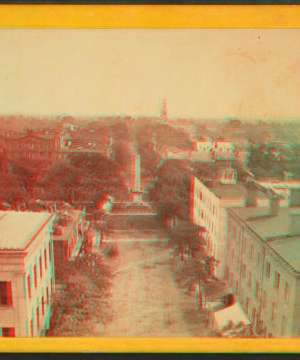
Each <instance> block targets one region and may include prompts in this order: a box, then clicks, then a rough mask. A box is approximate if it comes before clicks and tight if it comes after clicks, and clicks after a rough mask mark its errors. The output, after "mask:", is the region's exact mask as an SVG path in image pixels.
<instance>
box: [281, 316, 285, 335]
mask: <svg viewBox="0 0 300 360" xmlns="http://www.w3.org/2000/svg"><path fill="white" fill-rule="evenodd" d="M284 332H285V316H284V315H282V327H281V335H283V334H284Z"/></svg>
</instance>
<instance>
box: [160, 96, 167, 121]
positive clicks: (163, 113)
mask: <svg viewBox="0 0 300 360" xmlns="http://www.w3.org/2000/svg"><path fill="white" fill-rule="evenodd" d="M161 118H162V119H166V118H167V100H166V99H163V102H162V107H161Z"/></svg>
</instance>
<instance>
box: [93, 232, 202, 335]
mask: <svg viewBox="0 0 300 360" xmlns="http://www.w3.org/2000/svg"><path fill="white" fill-rule="evenodd" d="M106 242H109V243H111V244H114V246H116V248H117V250H118V255H117V256H115V257H112V258H106V261H107V263H108V264H109V265H110V266H111V267H112V269H113V270H114V271H115V274H116V276H115V278H114V281H113V286H112V289H111V292H112V298H111V307H112V310H113V319H112V321H111V322H110V323H108V324H106V325H104V326H103V325H102V324H96V326H95V327H94V330H93V332H92V333H91V334H90V336H101V337H102V336H104V337H105V336H110V337H143V336H144V337H159V336H164V337H165V336H168V337H176V336H177V337H191V336H204V332H203V330H202V325H201V314H196V316H195V313H196V310H195V299H194V297H191V296H188V295H185V294H183V293H182V291H180V290H179V289H178V287H177V284H176V283H175V282H174V280H173V275H172V272H171V270H170V267H169V262H170V254H169V251H168V250H167V249H166V248H165V247H164V235H163V234H161V233H156V232H148V233H144V232H128V231H123V232H121V231H120V232H116V233H115V234H114V235H112V236H110V238H109V239H108V240H106ZM198 321H199V322H198Z"/></svg>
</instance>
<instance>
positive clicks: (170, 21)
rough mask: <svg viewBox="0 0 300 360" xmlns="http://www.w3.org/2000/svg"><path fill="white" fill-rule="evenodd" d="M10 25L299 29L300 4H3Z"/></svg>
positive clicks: (288, 342)
mask: <svg viewBox="0 0 300 360" xmlns="http://www.w3.org/2000/svg"><path fill="white" fill-rule="evenodd" d="M7 28H100V29H103V28H131V29H132V28H134V29H138V28H176V29H182V28H278V29H287V28H294V29H298V28H300V6H298V5H296V6H295V5H279V6H278V5H266V6H257V5H184V6H183V5H179V6H178V5H0V29H7ZM299 350H300V341H299V340H298V339H284V340H277V339H276V340H275V339H270V340H265V339H259V340H250V339H236V340H234V339H231V340H226V339H197V338H189V339H177V338H155V339H154V338H152V339H147V338H139V339H138V338H132V339H125V338H82V339H80V340H79V339H78V338H63V339H55V338H40V339H33V338H22V339H1V341H0V351H1V352H204V353H209V352H243V353H251V352H284V353H292V352H294V353H295V352H299Z"/></svg>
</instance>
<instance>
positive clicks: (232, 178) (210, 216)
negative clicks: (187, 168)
mask: <svg viewBox="0 0 300 360" xmlns="http://www.w3.org/2000/svg"><path fill="white" fill-rule="evenodd" d="M268 202H269V198H268V195H267V194H265V193H264V192H262V191H260V190H258V189H254V188H252V187H250V186H249V185H247V184H246V183H243V182H239V181H237V173H236V170H235V169H233V168H221V169H220V170H219V176H218V178H217V179H202V180H199V179H198V178H197V177H195V176H193V177H192V188H191V214H190V216H191V218H190V221H191V222H193V223H195V224H197V225H199V226H202V227H204V228H205V232H204V237H205V240H206V250H207V252H208V253H209V254H210V255H212V256H214V257H215V259H216V260H218V261H219V264H218V266H217V267H216V269H215V273H214V275H215V276H216V277H217V278H219V279H224V277H225V264H226V254H225V248H226V240H227V236H226V235H227V212H226V209H227V208H228V207H233V206H249V205H251V204H252V203H254V204H255V205H256V206H266V205H268Z"/></svg>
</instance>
